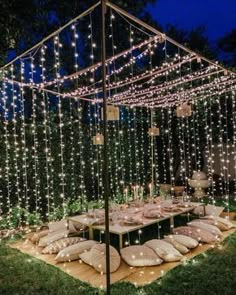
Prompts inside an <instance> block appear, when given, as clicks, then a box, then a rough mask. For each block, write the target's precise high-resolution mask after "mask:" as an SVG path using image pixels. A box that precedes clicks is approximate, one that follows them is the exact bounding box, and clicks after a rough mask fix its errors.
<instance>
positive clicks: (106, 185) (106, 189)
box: [101, 0, 110, 295]
mask: <svg viewBox="0 0 236 295" xmlns="http://www.w3.org/2000/svg"><path fill="white" fill-rule="evenodd" d="M101 8H102V91H103V123H104V125H103V128H104V129H103V133H104V134H103V135H104V147H103V186H104V199H105V241H106V294H107V295H110V249H109V247H110V233H109V180H108V176H109V175H108V130H107V90H106V0H101Z"/></svg>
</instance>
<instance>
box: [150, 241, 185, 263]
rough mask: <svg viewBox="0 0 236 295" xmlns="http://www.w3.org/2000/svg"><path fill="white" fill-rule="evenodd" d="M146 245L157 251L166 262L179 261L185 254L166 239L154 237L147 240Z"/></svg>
mask: <svg viewBox="0 0 236 295" xmlns="http://www.w3.org/2000/svg"><path fill="white" fill-rule="evenodd" d="M144 245H145V246H147V247H149V248H151V249H152V250H153V251H155V253H156V254H157V255H158V256H159V257H160V258H161V259H163V260H164V261H166V262H173V261H179V260H181V259H182V258H183V255H182V254H181V253H180V252H179V251H178V250H176V249H175V248H174V247H173V246H172V245H171V244H170V243H167V242H166V241H164V240H158V239H153V240H150V241H147V242H146V243H145V244H144Z"/></svg>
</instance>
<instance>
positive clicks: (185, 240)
mask: <svg viewBox="0 0 236 295" xmlns="http://www.w3.org/2000/svg"><path fill="white" fill-rule="evenodd" d="M171 238H172V239H173V240H175V241H176V242H178V243H180V244H181V245H183V246H185V247H187V248H189V249H193V248H196V247H197V246H198V241H197V240H195V239H193V238H191V237H188V236H185V235H177V234H176V235H171Z"/></svg>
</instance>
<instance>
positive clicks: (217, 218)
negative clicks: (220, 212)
mask: <svg viewBox="0 0 236 295" xmlns="http://www.w3.org/2000/svg"><path fill="white" fill-rule="evenodd" d="M205 218H207V219H213V220H216V221H218V222H221V223H223V224H224V225H226V226H227V227H228V229H230V228H232V227H235V225H234V224H233V223H232V222H230V221H229V220H228V219H226V218H222V217H219V216H213V215H208V216H206V217H205Z"/></svg>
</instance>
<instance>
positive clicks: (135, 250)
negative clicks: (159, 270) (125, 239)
mask: <svg viewBox="0 0 236 295" xmlns="http://www.w3.org/2000/svg"><path fill="white" fill-rule="evenodd" d="M120 253H121V257H122V258H123V259H124V261H125V262H126V263H127V264H128V265H130V266H151V265H160V264H161V263H162V259H160V257H158V256H157V254H156V253H155V252H154V251H153V250H152V249H150V248H149V247H146V246H139V245H137V246H129V247H126V248H123V249H121V251H120Z"/></svg>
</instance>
